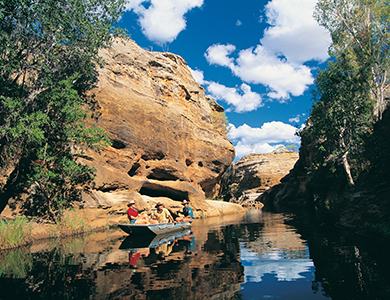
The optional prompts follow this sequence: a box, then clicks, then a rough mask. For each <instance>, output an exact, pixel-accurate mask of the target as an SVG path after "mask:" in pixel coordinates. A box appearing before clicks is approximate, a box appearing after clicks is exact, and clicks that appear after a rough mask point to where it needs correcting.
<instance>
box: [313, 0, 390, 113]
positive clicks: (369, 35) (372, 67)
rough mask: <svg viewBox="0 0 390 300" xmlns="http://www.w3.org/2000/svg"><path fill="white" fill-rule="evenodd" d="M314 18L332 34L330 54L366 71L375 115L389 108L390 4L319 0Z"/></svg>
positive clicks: (369, 0)
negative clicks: (386, 98)
mask: <svg viewBox="0 0 390 300" xmlns="http://www.w3.org/2000/svg"><path fill="white" fill-rule="evenodd" d="M314 16H315V18H316V19H317V21H318V23H319V24H320V25H322V26H324V27H325V28H327V29H328V30H329V31H330V34H331V36H332V45H331V48H330V53H331V55H332V56H334V57H336V59H337V56H338V55H339V54H340V53H341V54H342V55H343V56H345V58H346V59H348V60H349V61H350V62H351V63H353V64H355V66H359V68H361V69H362V68H366V69H367V74H366V75H365V76H366V80H367V82H368V83H370V95H369V96H370V97H371V98H373V99H375V101H376V105H375V108H376V109H375V110H376V116H377V117H378V118H379V119H381V118H382V114H383V111H384V110H385V109H386V104H387V103H386V101H385V91H386V89H387V88H388V87H389V78H388V72H389V69H390V48H389V43H390V33H389V31H390V3H389V1H384V0H319V1H318V3H317V6H316V10H315V14H314Z"/></svg>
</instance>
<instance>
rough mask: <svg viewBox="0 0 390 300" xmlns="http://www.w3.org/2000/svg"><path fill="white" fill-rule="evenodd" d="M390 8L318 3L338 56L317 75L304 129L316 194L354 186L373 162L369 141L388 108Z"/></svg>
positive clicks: (360, 3) (329, 1) (333, 54)
mask: <svg viewBox="0 0 390 300" xmlns="http://www.w3.org/2000/svg"><path fill="white" fill-rule="evenodd" d="M389 10H390V8H389V6H388V5H387V4H386V3H385V2H384V1H371V0H365V1H360V0H359V1H344V0H338V1H333V0H321V1H319V2H318V4H317V7H316V12H315V17H316V18H317V20H318V22H319V23H320V24H321V25H323V26H324V27H326V28H327V29H328V30H329V31H330V33H331V36H332V45H331V47H330V51H329V53H330V55H331V57H332V60H331V61H330V62H329V64H328V67H327V68H326V69H325V70H324V71H320V72H319V74H318V77H317V78H316V90H315V91H314V93H313V94H314V97H313V98H314V101H315V102H314V104H313V109H312V112H311V115H310V118H309V119H308V121H307V124H306V125H307V126H306V128H305V129H303V130H302V131H301V132H300V133H299V135H300V136H301V138H302V141H303V142H304V143H306V144H311V148H312V151H313V157H312V166H311V169H310V173H311V176H312V180H311V182H310V183H311V187H312V188H313V192H314V193H316V192H317V193H319V192H321V191H320V190H321V188H325V189H326V190H329V188H330V187H332V188H334V187H335V186H336V187H340V188H343V186H344V185H345V184H347V185H348V186H350V187H353V186H354V185H355V181H356V179H357V178H358V176H359V175H360V174H361V172H362V171H363V170H366V169H367V167H368V165H369V162H368V161H367V158H366V157H365V156H364V147H365V141H366V140H367V138H368V136H370V134H371V133H372V126H373V123H374V121H375V120H377V119H381V118H382V115H383V111H384V110H385V108H386V105H385V97H384V95H385V93H384V92H385V89H386V88H387V87H388V84H389V82H388V79H387V72H388V70H389V67H390V65H389V63H390V56H389V46H388V45H389V42H390V35H389V32H388V30H389V26H390V22H389V21H390V19H389V18H390V14H389V13H390V11H389ZM324 179H325V180H324ZM317 183H320V185H321V187H320V186H319V185H318V184H317ZM316 189H317V190H316Z"/></svg>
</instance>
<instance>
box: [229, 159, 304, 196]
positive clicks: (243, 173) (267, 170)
mask: <svg viewBox="0 0 390 300" xmlns="http://www.w3.org/2000/svg"><path fill="white" fill-rule="evenodd" d="M297 160H298V153H294V152H274V153H253V154H249V155H246V156H244V157H243V158H241V159H240V160H239V161H238V162H237V163H236V164H235V165H234V167H233V169H232V170H231V174H230V179H229V183H228V185H229V188H228V190H227V193H225V200H229V201H235V202H239V203H242V202H249V203H253V202H254V201H256V199H257V198H258V197H259V196H260V195H261V194H262V193H263V192H265V191H266V190H268V189H269V188H270V187H272V186H274V185H277V184H279V183H280V180H281V179H282V178H283V177H284V176H285V175H286V174H288V172H289V171H290V170H291V169H292V168H293V167H294V164H295V163H296V161H297Z"/></svg>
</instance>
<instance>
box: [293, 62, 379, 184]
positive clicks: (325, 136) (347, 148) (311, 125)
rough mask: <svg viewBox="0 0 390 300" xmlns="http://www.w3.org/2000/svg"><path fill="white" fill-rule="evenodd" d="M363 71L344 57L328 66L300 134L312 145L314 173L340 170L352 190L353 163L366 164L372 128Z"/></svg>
mask: <svg viewBox="0 0 390 300" xmlns="http://www.w3.org/2000/svg"><path fill="white" fill-rule="evenodd" d="M364 71H365V69H363V70H359V69H356V68H355V66H354V64H351V63H350V61H349V60H345V59H342V58H341V57H339V59H338V60H336V61H335V62H329V64H328V67H327V69H326V70H324V71H320V72H319V74H318V76H317V78H316V90H315V91H314V92H313V96H314V97H313V98H314V101H315V103H314V104H313V108H312V112H311V114H310V118H309V119H308V121H307V126H306V127H305V129H304V130H302V131H301V132H300V133H299V135H300V136H301V137H302V139H303V141H304V142H305V143H306V144H309V143H311V144H312V149H313V171H315V170H318V169H320V168H328V169H332V168H333V167H335V168H338V167H340V166H341V167H342V169H344V171H345V176H346V179H347V183H348V184H349V185H350V186H353V185H354V178H353V174H352V170H351V164H350V161H354V162H358V161H363V160H364V159H363V157H362V153H363V150H364V147H363V145H364V137H365V135H366V134H367V133H368V132H369V130H370V128H371V124H372V111H373V104H372V100H371V98H370V97H369V89H370V87H369V84H368V83H367V81H366V76H365V74H364ZM356 165H357V164H356ZM356 171H357V172H355V173H356V175H357V173H358V170H356Z"/></svg>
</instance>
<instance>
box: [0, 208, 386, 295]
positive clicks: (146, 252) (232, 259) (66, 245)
mask: <svg viewBox="0 0 390 300" xmlns="http://www.w3.org/2000/svg"><path fill="white" fill-rule="evenodd" d="M294 220H295V219H292V217H291V215H288V214H281V213H269V212H263V211H261V210H249V211H248V212H247V214H241V215H235V216H225V217H223V218H209V219H205V220H195V221H194V222H193V226H192V228H191V230H187V231H183V232H179V233H177V234H176V236H165V237H162V238H157V239H154V240H152V239H147V238H145V239H142V240H141V239H136V240H135V239H131V237H130V238H129V237H127V235H126V234H124V233H123V232H121V231H120V230H109V231H105V232H99V233H93V234H89V235H86V236H83V237H76V238H71V239H66V240H61V241H59V240H56V241H49V242H45V243H35V244H34V245H32V246H31V247H30V248H28V249H27V248H24V249H18V250H14V251H6V252H1V253H0V299H11V300H16V299H152V300H158V299H246V300H249V299H343V300H345V299H354V300H355V299H370V300H371V299H390V281H389V279H390V276H389V266H390V261H389V258H388V254H387V252H388V251H387V250H386V249H385V247H384V246H380V245H370V244H368V245H367V244H364V243H357V242H356V241H354V242H352V241H349V239H348V238H347V237H345V236H344V235H343V234H341V233H340V232H336V231H332V232H329V230H328V229H327V228H324V226H322V227H321V226H315V225H312V224H308V223H305V224H303V225H302V223H300V224H298V225H297V222H296V221H294Z"/></svg>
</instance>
